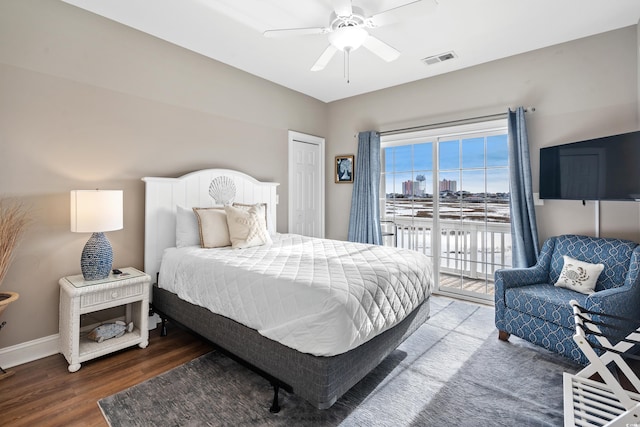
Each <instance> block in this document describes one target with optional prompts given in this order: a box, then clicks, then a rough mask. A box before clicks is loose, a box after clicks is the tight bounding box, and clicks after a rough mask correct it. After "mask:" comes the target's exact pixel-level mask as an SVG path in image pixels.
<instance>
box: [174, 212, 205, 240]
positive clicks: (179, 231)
mask: <svg viewBox="0 0 640 427" xmlns="http://www.w3.org/2000/svg"><path fill="white" fill-rule="evenodd" d="M199 245H200V232H199V231H198V218H196V215H195V214H194V213H193V210H192V209H187V208H184V207H182V206H176V247H177V248H184V247H185V246H199Z"/></svg>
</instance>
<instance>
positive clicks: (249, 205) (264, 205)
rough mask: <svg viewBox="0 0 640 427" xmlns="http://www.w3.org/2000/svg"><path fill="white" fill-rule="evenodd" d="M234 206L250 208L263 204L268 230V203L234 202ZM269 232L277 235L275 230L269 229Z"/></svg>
mask: <svg viewBox="0 0 640 427" xmlns="http://www.w3.org/2000/svg"><path fill="white" fill-rule="evenodd" d="M232 206H233V207H236V208H241V209H244V210H249V208H251V207H253V206H258V207H260V206H262V207H263V208H264V221H265V224H267V230H269V210H268V209H267V204H266V203H255V204H247V203H233V204H232ZM269 234H270V235H272V236H274V235H275V233H274V231H273V230H269Z"/></svg>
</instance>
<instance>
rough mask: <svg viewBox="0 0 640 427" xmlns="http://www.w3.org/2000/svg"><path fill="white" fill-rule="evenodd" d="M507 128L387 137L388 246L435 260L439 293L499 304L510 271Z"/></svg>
mask: <svg viewBox="0 0 640 427" xmlns="http://www.w3.org/2000/svg"><path fill="white" fill-rule="evenodd" d="M507 141H508V138H507V126H506V120H499V121H491V122H485V123H476V124H472V125H461V126H457V127H450V128H442V129H434V130H429V131H423V132H414V133H406V134H396V135H388V136H383V137H382V141H381V142H382V150H381V151H382V153H381V154H382V168H383V171H382V179H381V187H382V188H381V201H380V203H381V209H380V212H381V216H382V217H381V221H382V227H383V234H384V235H385V241H384V244H387V245H396V246H399V247H404V248H407V249H413V250H418V251H421V252H423V253H425V254H426V255H428V256H430V257H433V258H434V265H436V266H438V268H436V269H435V270H437V271H434V275H435V277H434V279H435V280H436V283H437V290H439V291H440V292H442V293H453V294H456V295H462V296H468V297H469V298H473V299H484V300H492V299H493V272H494V271H495V270H496V269H497V268H502V267H506V266H511V234H510V233H511V232H510V217H509V162H508V150H507V148H508V146H507V145H508V142H507Z"/></svg>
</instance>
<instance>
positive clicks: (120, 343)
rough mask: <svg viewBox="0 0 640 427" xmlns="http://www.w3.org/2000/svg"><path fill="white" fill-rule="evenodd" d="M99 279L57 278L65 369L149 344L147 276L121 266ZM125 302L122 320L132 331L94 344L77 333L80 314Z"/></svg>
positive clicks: (148, 279) (73, 370) (148, 277)
mask: <svg viewBox="0 0 640 427" xmlns="http://www.w3.org/2000/svg"><path fill="white" fill-rule="evenodd" d="M121 271H122V274H119V275H114V274H110V275H109V277H107V278H106V279H102V280H91V281H85V280H84V278H83V277H82V275H78V276H68V277H63V278H62V279H60V281H59V284H60V353H62V354H63V355H64V357H65V358H66V359H67V361H68V362H69V372H76V371H77V370H78V369H80V364H81V363H82V362H85V361H87V360H90V359H94V358H96V357H100V356H103V355H105V354H109V353H112V352H114V351H117V350H121V349H123V348H126V347H130V346H133V345H138V346H139V347H140V348H145V347H146V346H147V345H148V344H149V329H148V327H147V324H148V320H149V313H148V311H149V286H150V284H151V276H149V275H148V274H146V273H144V272H142V271H139V270H136V269H135V268H131V267H128V268H122V269H121ZM122 305H126V314H125V317H126V322H127V323H129V322H133V324H134V330H133V332H130V333H125V334H124V335H123V336H121V337H119V338H111V339H108V340H105V341H103V342H101V343H97V342H95V341H93V340H90V339H88V338H86V336H84V335H85V334H83V335H82V336H81V332H80V317H81V316H82V315H83V314H87V313H93V312H96V311H99V310H104V309H107V308H111V307H118V306H122Z"/></svg>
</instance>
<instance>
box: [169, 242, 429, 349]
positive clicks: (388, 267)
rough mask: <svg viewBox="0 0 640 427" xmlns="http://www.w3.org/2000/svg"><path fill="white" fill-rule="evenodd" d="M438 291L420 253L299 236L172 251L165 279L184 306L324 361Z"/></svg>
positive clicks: (384, 327)
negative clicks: (194, 306) (254, 243)
mask: <svg viewBox="0 0 640 427" xmlns="http://www.w3.org/2000/svg"><path fill="white" fill-rule="evenodd" d="M432 284H433V280H432V268H431V261H430V259H429V258H427V257H426V256H425V255H423V254H420V253H418V252H415V251H409V250H404V249H396V248H390V247H384V246H373V245H364V244H359V243H351V242H343V241H337V240H326V239H315V238H310V237H304V236H299V235H295V234H281V235H278V236H276V238H275V239H274V242H273V244H270V245H265V246H259V247H254V248H248V249H236V250H234V249H231V248H220V249H201V248H199V247H186V248H180V249H178V248H169V249H167V250H166V251H165V253H164V257H163V260H162V265H161V268H160V276H159V286H160V287H161V288H164V289H167V290H169V291H171V292H173V293H176V294H177V295H178V296H179V297H180V298H182V299H184V300H186V301H189V302H191V303H193V304H197V305H200V306H203V307H206V308H208V309H209V310H210V311H212V312H214V313H218V314H221V315H223V316H225V317H228V318H231V319H234V320H236V321H237V322H240V323H242V324H244V325H245V326H248V327H250V328H253V329H256V330H257V331H258V332H259V333H260V334H262V335H263V336H265V337H268V338H270V339H273V340H275V341H278V342H280V343H281V344H284V345H286V346H288V347H291V348H294V349H296V350H298V351H301V352H305V353H310V354H314V355H317V356H333V355H336V354H340V353H344V352H346V351H349V350H351V349H353V348H355V347H357V346H359V345H360V344H362V343H364V342H366V341H368V340H369V339H371V338H373V337H374V336H376V335H377V334H380V333H381V332H384V331H385V330H387V329H389V328H391V327H393V326H394V325H396V324H397V323H398V322H400V321H401V320H402V319H404V317H405V316H406V315H407V314H409V313H410V312H411V311H413V309H415V308H416V307H417V306H418V305H420V303H421V302H422V301H424V300H425V299H426V298H427V297H428V296H429V294H430V293H431V288H432Z"/></svg>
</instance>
